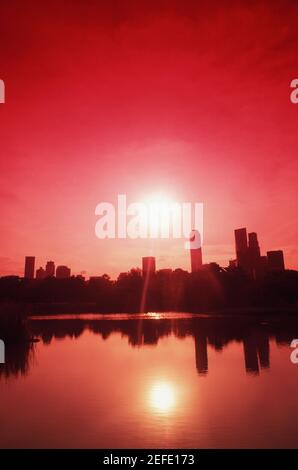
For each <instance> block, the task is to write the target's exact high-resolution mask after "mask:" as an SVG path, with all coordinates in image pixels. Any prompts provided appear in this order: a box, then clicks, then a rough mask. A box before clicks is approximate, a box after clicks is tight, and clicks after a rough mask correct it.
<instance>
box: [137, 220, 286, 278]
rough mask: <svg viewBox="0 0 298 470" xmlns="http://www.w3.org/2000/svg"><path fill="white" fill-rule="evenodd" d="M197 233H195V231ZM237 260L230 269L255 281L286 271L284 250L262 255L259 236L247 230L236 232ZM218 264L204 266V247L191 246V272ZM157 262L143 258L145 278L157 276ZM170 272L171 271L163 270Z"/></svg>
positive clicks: (240, 229) (231, 263) (149, 258)
mask: <svg viewBox="0 0 298 470" xmlns="http://www.w3.org/2000/svg"><path fill="white" fill-rule="evenodd" d="M193 232H195V231H193ZM235 247H236V259H233V260H231V261H230V262H229V267H235V268H236V267H238V268H241V269H242V270H243V271H244V272H246V273H247V274H248V275H249V276H250V277H251V278H253V279H260V278H262V277H264V275H265V274H266V273H267V272H272V271H284V269H285V264H284V255H283V251H282V250H275V251H267V255H261V250H260V246H259V242H258V236H257V234H256V233H255V232H251V233H249V234H247V230H246V228H239V229H236V230H235ZM215 264H216V263H209V264H203V259H202V247H201V246H199V247H197V248H192V246H191V244H190V265H191V272H192V273H195V272H198V271H200V270H201V269H204V268H208V267H212V266H213V265H215ZM155 271H156V261H155V258H154V257H153V256H146V257H144V258H142V272H143V276H144V277H148V276H150V275H152V274H155ZM161 271H165V272H166V271H169V270H161Z"/></svg>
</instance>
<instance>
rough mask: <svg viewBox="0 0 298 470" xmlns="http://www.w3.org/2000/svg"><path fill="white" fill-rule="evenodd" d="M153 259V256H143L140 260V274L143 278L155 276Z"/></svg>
mask: <svg viewBox="0 0 298 470" xmlns="http://www.w3.org/2000/svg"><path fill="white" fill-rule="evenodd" d="M155 269H156V266H155V258H154V256H144V257H143V258H142V273H143V277H148V276H150V275H152V274H155Z"/></svg>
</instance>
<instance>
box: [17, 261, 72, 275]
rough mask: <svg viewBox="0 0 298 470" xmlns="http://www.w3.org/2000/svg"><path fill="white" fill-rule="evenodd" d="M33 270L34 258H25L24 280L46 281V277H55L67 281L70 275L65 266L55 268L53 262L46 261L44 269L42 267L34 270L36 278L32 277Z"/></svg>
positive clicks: (68, 269)
mask: <svg viewBox="0 0 298 470" xmlns="http://www.w3.org/2000/svg"><path fill="white" fill-rule="evenodd" d="M34 269H35V256H26V257H25V271H24V278H25V279H34V277H36V279H46V278H48V277H56V278H57V279H68V278H69V277H70V274H71V270H70V268H68V267H67V266H62V265H61V266H57V268H56V267H55V263H54V261H48V262H47V263H46V266H45V268H43V267H42V266H41V267H40V268H38V269H37V270H36V276H34Z"/></svg>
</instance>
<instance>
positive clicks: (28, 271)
mask: <svg viewBox="0 0 298 470" xmlns="http://www.w3.org/2000/svg"><path fill="white" fill-rule="evenodd" d="M34 265H35V256H26V257H25V270H24V278H25V279H34Z"/></svg>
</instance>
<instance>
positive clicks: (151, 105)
mask: <svg viewBox="0 0 298 470" xmlns="http://www.w3.org/2000/svg"><path fill="white" fill-rule="evenodd" d="M46 3H47V5H45V4H46ZM157 4H158V6H157ZM0 44H1V52H0V78H1V79H3V80H4V81H5V85H6V103H5V104H4V105H3V104H1V105H0V139H1V141H0V144H1V162H0V204H1V213H2V217H1V252H0V274H1V275H5V274H22V273H23V264H24V256H25V255H31V254H33V255H35V256H36V258H37V267H38V266H40V265H43V264H44V263H45V262H46V261H47V260H49V259H53V260H54V261H55V262H56V264H67V265H69V266H70V267H71V268H72V271H73V272H74V273H79V272H81V271H86V273H87V275H89V274H90V275H93V274H101V273H104V272H107V273H109V274H110V275H112V276H113V277H114V276H116V275H117V274H118V273H119V272H120V271H125V270H128V269H129V268H130V267H132V266H140V258H141V256H142V255H147V254H155V255H156V256H157V266H158V267H168V266H169V267H179V266H181V267H184V268H189V260H188V255H187V252H186V251H185V250H184V249H183V244H182V243H181V241H179V242H178V243H177V241H175V242H173V241H172V240H166V241H162V242H157V243H155V246H154V247H153V248H152V243H151V242H150V241H146V240H122V241H119V240H109V241H107V240H98V239H97V238H96V237H95V232H94V227H95V222H96V220H97V218H96V216H95V214H94V210H95V207H96V205H97V204H98V203H99V202H101V201H110V202H116V197H117V194H119V193H126V194H127V197H128V199H129V201H131V202H133V201H138V200H140V199H142V198H143V197H144V196H145V195H146V194H148V193H153V192H154V191H156V190H160V189H162V190H164V191H165V192H168V193H169V194H171V195H172V196H173V197H174V198H175V199H176V200H178V201H190V202H195V201H199V202H203V203H204V209H205V224H204V227H205V228H204V247H203V256H204V261H205V262H209V261H217V262H220V263H222V264H226V263H227V261H228V259H230V258H232V257H234V239H233V230H234V228H238V227H242V226H247V228H248V230H249V231H256V232H257V233H258V235H259V241H260V245H261V250H262V252H263V253H265V252H266V251H267V250H271V249H283V250H284V253H285V261H286V265H287V267H289V268H296V269H297V268H298V247H297V239H298V223H297V212H298V210H297V209H298V207H297V205H298V204H297V192H298V190H297V175H298V160H297V155H298V139H297V120H298V105H294V104H292V103H291V102H290V82H291V80H292V79H294V78H298V63H297V50H298V5H297V4H295V2H292V1H285V0H282V1H274V0H273V1H272V0H271V1H257V2H254V1H252V2H233V1H229V2H225V1H220V2H219V1H218V2H216V1H214V2H212V1H208V2H204V1H203V2H198V1H194V2H191V1H189V2H184V1H175V0H171V1H162V0H161V1H159V2H156V3H155V2H152V1H150V2H149V1H148V2H147V1H142V2H140V1H130V0H128V1H125V2H124V1H109V2H103V1H102V2H99V1H95V0H94V1H91V0H90V1H83V0H82V1H77V2H71V1H66V0H64V1H61V0H59V1H57V0H52V1H51V2H37V1H30V0H29V1H27V2H26V3H25V2H22V1H18V0H16V1H12V2H1V6H0Z"/></svg>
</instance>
